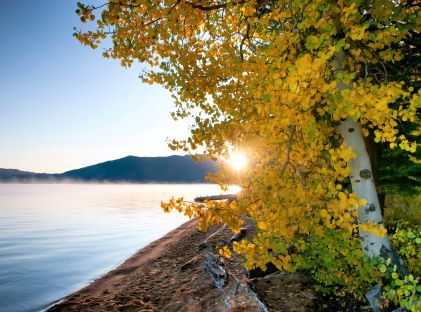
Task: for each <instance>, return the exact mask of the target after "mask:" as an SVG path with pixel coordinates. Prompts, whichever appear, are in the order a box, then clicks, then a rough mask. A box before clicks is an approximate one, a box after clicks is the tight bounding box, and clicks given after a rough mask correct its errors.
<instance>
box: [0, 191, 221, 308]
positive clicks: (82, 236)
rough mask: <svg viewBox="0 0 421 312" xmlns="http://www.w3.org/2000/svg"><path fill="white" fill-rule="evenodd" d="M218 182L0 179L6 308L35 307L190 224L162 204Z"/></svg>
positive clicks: (1, 300) (1, 294)
mask: <svg viewBox="0 0 421 312" xmlns="http://www.w3.org/2000/svg"><path fill="white" fill-rule="evenodd" d="M219 193H221V192H220V191H219V188H218V186H216V185H209V184H187V185H163V184H161V185H156V184H155V185H153V184H150V185H111V184H102V185H95V184H56V185H55V184H43V185H41V184H26V185H24V184H19V185H18V184H16V185H13V184H0V311H36V310H40V309H42V308H43V307H45V306H47V305H48V304H49V303H51V302H53V301H55V300H57V299H59V298H61V297H63V296H66V295H67V294H69V293H70V292H72V291H75V290H77V289H78V288H80V287H82V286H84V285H86V284H87V283H89V282H90V281H92V280H93V279H94V278H96V277H98V276H99V275H101V274H104V273H105V272H107V271H109V270H110V269H112V268H113V267H115V266H116V265H118V264H119V263H121V262H123V261H124V259H126V258H127V257H129V256H130V255H132V254H133V253H135V252H136V251H137V250H138V249H139V248H141V247H143V246H145V245H147V244H148V243H149V242H151V241H153V240H155V239H158V238H159V237H161V236H162V235H164V234H165V233H167V232H169V231H170V230H171V229H173V228H175V227H176V226H178V225H180V224H181V223H183V222H185V221H186V218H185V217H183V216H181V215H180V214H178V213H171V214H164V213H163V212H162V210H161V209H160V201H161V200H162V199H169V198H171V197H172V196H177V197H179V196H184V198H185V199H186V200H193V198H194V197H196V196H205V195H211V194H219Z"/></svg>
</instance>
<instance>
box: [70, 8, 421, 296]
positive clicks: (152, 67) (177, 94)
mask: <svg viewBox="0 0 421 312" xmlns="http://www.w3.org/2000/svg"><path fill="white" fill-rule="evenodd" d="M94 11H98V13H100V14H96V15H93V12H94ZM78 14H79V15H80V17H81V20H82V22H88V23H89V22H90V21H91V20H95V19H97V28H96V29H93V28H92V27H90V28H88V30H86V31H79V32H77V33H76V34H75V36H76V37H77V39H78V40H79V41H80V42H81V43H83V44H85V45H88V46H91V47H92V48H96V47H98V46H99V45H100V44H101V42H102V41H103V40H104V39H106V38H109V39H111V40H106V41H105V46H106V50H105V51H104V56H105V57H110V58H114V59H118V60H120V61H121V64H122V66H126V67H130V66H132V65H133V64H137V63H138V62H140V63H142V64H143V65H144V66H142V68H143V69H144V70H143V72H142V74H141V79H142V81H143V82H145V83H150V84H160V85H163V86H164V87H165V88H167V89H168V90H169V91H170V92H171V93H172V94H173V97H174V101H175V107H176V110H175V112H174V113H173V117H174V118H175V119H183V118H192V120H194V124H193V125H192V127H191V135H190V137H189V138H187V139H185V140H180V141H176V140H173V141H171V143H170V146H171V148H173V149H178V150H183V151H185V152H189V153H191V154H194V153H196V152H199V153H202V150H201V149H202V148H203V149H204V151H203V152H204V154H205V155H206V156H208V157H210V158H212V159H215V158H218V157H222V158H227V156H228V153H229V151H230V149H231V148H232V147H233V146H234V147H235V148H238V149H241V150H242V151H244V153H247V157H248V159H249V160H250V161H249V164H248V167H247V168H246V169H245V170H243V171H242V172H241V174H239V173H238V172H235V171H234V170H231V169H230V168H221V170H220V172H219V173H218V174H216V175H215V176H213V177H210V179H211V181H213V182H216V183H219V184H220V185H221V187H222V188H224V189H226V188H227V186H228V185H232V184H237V185H240V186H241V187H242V192H241V195H240V197H239V198H238V201H236V202H232V203H230V204H226V203H223V202H207V203H205V204H200V205H199V204H194V203H187V202H184V201H183V199H182V198H179V199H174V198H173V199H171V200H169V201H168V202H163V203H162V208H163V209H164V211H165V212H168V211H169V210H171V209H175V210H177V211H180V212H182V213H184V214H186V215H187V216H189V217H197V218H199V227H200V228H201V229H206V228H207V227H208V226H210V225H212V224H216V223H221V222H223V223H226V224H227V225H228V226H230V227H231V228H232V229H233V231H235V232H236V231H239V229H240V227H241V225H242V223H243V218H244V216H247V217H249V218H250V219H251V220H253V221H254V222H255V223H256V226H257V228H258V234H257V235H256V237H255V238H254V239H253V240H252V241H250V242H246V241H243V242H239V243H235V244H234V246H233V249H234V251H235V252H237V253H239V254H242V255H243V256H244V257H245V265H246V267H248V268H252V267H254V266H259V265H260V266H264V265H265V264H266V263H267V262H268V261H272V262H273V263H275V264H276V265H278V266H279V267H282V268H284V269H288V270H295V269H297V268H302V267H306V265H307V264H308V263H313V262H311V261H310V260H308V259H304V258H303V256H301V255H300V252H303V251H304V250H305V251H306V252H307V254H308V253H309V250H310V248H309V247H308V246H312V248H320V249H321V248H322V246H325V247H326V248H325V250H324V255H326V257H327V256H328V255H330V256H331V258H329V259H330V260H329V261H332V263H329V264H330V267H331V269H329V268H324V270H336V272H335V274H332V276H335V278H337V279H339V281H337V283H340V284H341V285H343V286H344V287H348V288H349V289H353V290H355V289H356V288H358V287H363V286H361V285H362V284H364V282H361V281H362V280H364V279H366V280H364V281H368V280H369V279H370V277H369V276H372V275H369V274H368V273H367V274H366V275H364V274H360V275H359V276H360V279H359V280H360V282H361V283H360V286H357V284H358V279H356V280H351V277H350V276H349V275H348V274H346V272H344V271H343V270H346V268H347V267H353V268H356V267H362V264H361V262H358V261H359V260H361V259H362V254H361V253H360V252H358V251H356V249H355V248H354V247H355V246H357V245H358V244H356V243H355V241H356V239H358V235H357V227H358V226H357V225H356V222H355V219H356V218H357V214H358V213H357V210H358V209H357V208H358V206H365V205H366V204H367V203H366V201H365V200H364V199H358V198H357V196H356V195H355V194H353V193H350V192H349V190H347V188H346V187H344V186H345V185H346V184H345V182H346V181H345V180H346V179H347V178H348V176H349V168H348V166H347V163H348V162H349V161H350V160H351V159H352V158H354V157H355V156H356V155H355V153H354V152H353V151H352V150H351V149H347V148H346V147H345V146H344V145H343V144H342V139H341V137H340V135H339V134H338V132H337V131H336V128H337V125H338V123H339V122H340V121H341V120H342V119H344V118H347V117H351V118H353V119H354V120H356V121H359V122H360V124H361V125H363V134H364V135H365V136H366V137H368V136H369V134H370V133H372V134H373V135H374V140H375V141H376V142H384V143H387V144H388V145H389V146H390V148H400V149H403V150H406V151H408V152H410V153H414V152H415V151H416V147H417V146H416V143H415V142H410V141H409V140H408V139H407V138H406V137H405V135H404V134H400V133H399V131H398V129H399V127H400V124H401V123H402V122H406V121H410V122H413V123H418V122H419V120H418V117H417V111H419V108H420V103H421V99H420V93H419V92H418V91H417V90H414V88H413V87H412V86H411V84H412V83H413V82H414V81H415V80H417V79H419V77H418V78H417V77H415V75H414V77H413V78H411V77H410V78H409V79H407V81H409V82H406V83H402V82H400V81H396V80H393V79H394V78H393V77H390V76H388V75H387V74H388V73H387V71H384V68H385V65H384V64H385V63H388V64H394V63H395V62H398V61H399V60H401V59H402V58H403V57H404V55H403V54H402V53H403V52H401V51H400V50H399V49H401V47H402V46H403V45H405V44H406V42H407V39H408V38H410V37H411V33H419V31H420V30H421V29H420V23H419V5H415V4H414V5H413V6H406V5H405V3H403V2H402V3H401V2H397V1H391V0H390V1H388V0H376V1H374V2H371V1H369V2H366V1H360V0H352V1H322V0H315V1H299V0H293V1H282V0H281V1H272V2H271V1H269V2H267V1H266V2H265V1H257V0H251V1H226V2H225V1H210V0H204V1H178V0H168V1H158V0H149V1H144V0H138V1H132V0H130V1H129V0H118V1H117V0H111V1H109V2H108V4H106V5H105V6H103V7H98V8H96V7H93V6H85V5H82V4H80V5H79V9H78ZM362 21H365V22H362ZM109 43H111V44H112V45H111V47H108V44H109ZM338 51H344V52H345V62H344V64H346V68H345V71H344V72H343V73H340V74H336V73H335V72H334V68H333V60H334V57H335V54H336V53H337V52H338ZM345 72H346V74H345ZM411 79H412V80H411ZM338 83H345V84H347V85H348V86H350V88H349V89H347V90H344V91H342V92H340V91H338V88H337V84H338ZM408 83H409V84H410V85H409V86H408V85H407V84H408ZM180 174H182V173H180ZM361 228H362V230H364V231H370V232H373V233H375V234H378V235H384V234H385V229H384V227H378V226H376V225H372V224H361ZM320 238H323V240H321V239H320ZM323 244H325V245H323ZM289 246H295V249H298V251H297V252H296V253H294V252H290V250H289V248H288V247H289ZM350 246H354V247H352V248H351V247H350ZM269 251H270V252H269ZM221 254H223V255H224V256H227V255H228V254H229V250H228V249H222V251H221ZM336 255H342V256H344V257H345V260H343V261H342V260H338V259H339V258H338V257H339V256H338V257H336ZM335 261H336V262H335ZM341 261H342V262H341ZM361 261H362V260H361ZM314 263H315V262H314ZM314 263H313V265H316V264H314ZM335 265H337V266H335ZM318 276H319V277H318V278H320V279H323V278H325V279H328V277H327V276H329V272H327V271H326V272H325V273H320V275H318ZM363 276H364V277H363ZM370 281H372V280H370Z"/></svg>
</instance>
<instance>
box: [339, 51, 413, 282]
mask: <svg viewBox="0 0 421 312" xmlns="http://www.w3.org/2000/svg"><path fill="white" fill-rule="evenodd" d="M344 64H345V54H344V52H343V50H341V51H339V52H337V53H335V59H334V69H335V74H336V75H337V74H338V73H341V72H342V73H344V67H345V66H344ZM337 87H338V90H340V91H342V90H345V89H350V86H348V85H345V84H344V83H343V82H342V80H340V79H337ZM339 131H340V133H341V135H342V138H343V140H344V143H345V145H346V146H347V147H351V148H352V150H353V152H354V153H355V154H356V155H357V156H356V158H354V159H352V160H351V161H350V162H349V164H348V166H349V167H350V168H351V172H350V179H351V185H352V191H353V192H354V193H356V194H357V195H358V197H359V198H364V199H366V201H367V204H366V205H365V206H360V207H359V208H358V223H359V224H360V225H361V224H364V223H365V224H367V225H368V224H369V223H371V222H374V223H375V224H377V225H378V226H380V225H384V221H383V216H382V212H381V209H380V204H379V199H378V197H377V191H376V186H375V184H374V178H373V173H372V170H371V163H370V157H369V155H368V152H367V148H366V146H365V143H364V137H363V135H362V131H361V125H360V124H359V123H358V122H356V121H355V120H353V119H352V118H351V117H348V118H346V119H345V120H343V121H341V123H340V126H339ZM359 233H360V239H361V245H362V248H363V250H364V252H365V253H366V254H367V255H368V256H369V257H370V258H373V257H378V256H380V257H382V258H384V259H388V258H390V259H391V260H392V263H393V264H396V265H397V270H398V272H399V273H400V274H401V275H406V274H407V271H406V269H405V266H404V264H403V262H402V260H401V259H400V258H399V257H398V256H397V254H396V253H395V252H394V251H393V249H392V246H391V244H390V241H389V237H388V235H387V234H386V235H385V236H383V237H380V236H378V235H374V234H372V233H370V232H366V231H362V230H361V227H360V230H359Z"/></svg>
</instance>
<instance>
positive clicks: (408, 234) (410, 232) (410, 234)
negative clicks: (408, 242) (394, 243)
mask: <svg viewBox="0 0 421 312" xmlns="http://www.w3.org/2000/svg"><path fill="white" fill-rule="evenodd" d="M406 236H407V237H408V238H410V239H413V238H415V237H416V236H415V234H414V232H412V231H408V233H407V234H406Z"/></svg>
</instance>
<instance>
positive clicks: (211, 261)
mask: <svg viewBox="0 0 421 312" xmlns="http://www.w3.org/2000/svg"><path fill="white" fill-rule="evenodd" d="M203 268H204V269H205V271H206V272H207V273H208V274H209V275H210V277H211V278H212V280H213V282H214V284H215V286H216V287H218V288H219V289H221V290H222V289H223V288H224V287H225V285H226V284H227V282H228V273H227V270H226V268H225V264H224V260H222V259H221V257H219V256H218V255H216V254H214V253H212V252H210V253H209V254H208V255H207V256H206V258H205V262H204V263H203Z"/></svg>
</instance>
